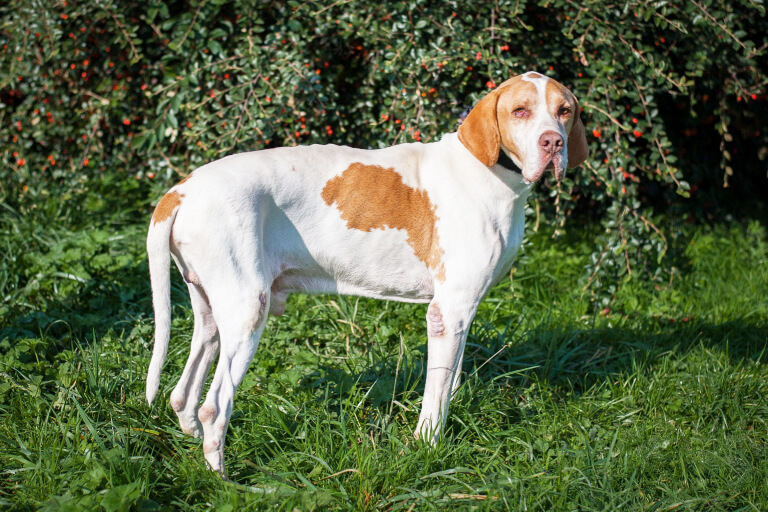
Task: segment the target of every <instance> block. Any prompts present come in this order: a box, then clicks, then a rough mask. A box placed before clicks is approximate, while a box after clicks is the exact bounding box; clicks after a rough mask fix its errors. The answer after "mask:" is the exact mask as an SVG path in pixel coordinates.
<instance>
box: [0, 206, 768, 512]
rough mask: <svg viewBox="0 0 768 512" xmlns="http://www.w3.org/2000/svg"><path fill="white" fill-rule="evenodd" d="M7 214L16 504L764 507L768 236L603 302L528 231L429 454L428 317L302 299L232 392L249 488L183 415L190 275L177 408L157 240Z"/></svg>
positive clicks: (178, 306) (0, 464)
mask: <svg viewBox="0 0 768 512" xmlns="http://www.w3.org/2000/svg"><path fill="white" fill-rule="evenodd" d="M7 218H8V219H10V220H8V221H7V222H5V223H4V225H3V230H4V231H3V235H4V242H3V243H4V245H5V246H6V248H7V251H6V256H5V258H6V259H5V260H4V262H5V265H4V269H3V280H2V281H1V282H0V284H1V285H2V293H3V294H4V296H5V297H6V298H7V300H6V303H5V305H4V306H2V308H3V309H2V310H0V313H2V324H1V325H0V327H1V328H2V331H1V334H0V339H1V340H2V341H0V505H2V506H4V507H8V508H11V509H19V510H25V509H38V508H42V509H44V510H60V509H66V510H95V509H99V508H102V509H105V510H176V509H215V510H243V509H249V508H250V509H261V508H263V507H264V506H266V505H272V506H276V508H278V509H281V510H293V509H294V508H297V509H299V510H308V509H313V508H316V509H323V510H325V509H344V510H377V509H385V510H390V509H391V510H400V509H402V510H409V509H411V508H413V509H414V510H422V509H439V508H446V507H450V508H452V509H455V508H467V509H469V508H473V509H480V510H485V509H488V510H499V509H512V510H525V509H528V510H766V509H768V445H767V444H766V443H767V442H768V423H767V420H768V401H767V400H766V396H768V368H767V367H766V360H767V358H768V354H766V353H765V351H766V346H767V343H768V327H767V326H766V320H768V301H766V300H765V290H766V289H768V277H766V275H767V273H766V272H765V269H766V268H768V267H767V265H766V263H768V257H767V256H768V238H767V237H766V232H765V230H764V228H762V227H761V226H760V225H759V224H756V223H753V224H750V225H749V226H737V227H730V228H726V227H716V228H698V229H695V230H692V231H690V232H689V234H688V235H686V236H682V237H680V240H681V241H680V242H679V244H680V246H679V247H677V249H676V250H677V253H678V254H679V257H676V261H675V265H676V266H677V267H678V270H677V271H676V273H675V275H674V278H673V280H672V282H671V283H670V282H668V281H665V282H658V283H645V282H638V281H629V282H626V283H624V284H623V286H622V288H621V289H620V291H619V293H618V294H616V296H615V297H614V298H613V300H612V301H611V302H610V305H609V307H605V306H604V305H603V304H600V305H597V303H596V302H593V301H591V295H590V292H589V291H584V290H583V289H582V288H583V285H584V281H583V280H582V279H583V275H584V267H585V265H586V263H587V261H588V257H589V254H590V253H591V252H592V246H591V244H590V242H589V237H588V236H587V235H586V234H584V235H579V234H578V233H576V234H574V233H571V234H570V235H569V237H567V238H566V239H559V240H552V239H550V238H549V237H548V236H547V235H545V234H543V233H540V234H536V235H534V236H533V237H532V240H531V243H530V244H528V245H527V246H526V247H525V248H524V251H525V252H524V255H523V257H522V258H521V259H520V265H519V266H518V268H517V269H516V271H515V273H514V279H513V280H512V281H510V280H505V281H504V282H502V283H501V284H499V285H498V286H497V287H496V288H495V289H494V290H493V291H492V292H491V294H490V295H489V297H488V298H487V299H486V301H485V302H484V303H483V304H482V306H481V308H480V311H479V313H478V316H477V318H476V320H475V322H474V324H473V327H472V332H471V335H470V338H469V341H468V344H467V351H466V356H465V362H464V368H463V370H464V382H463V384H462V387H461V388H460V389H459V391H458V393H457V395H456V397H455V399H454V401H453V403H452V405H451V416H450V419H449V422H448V429H447V432H446V436H445V439H444V440H443V441H442V442H441V443H440V444H439V445H438V446H437V447H435V448H430V447H427V446H424V445H422V444H421V443H418V442H415V441H414V439H413V437H412V431H413V429H414V428H415V425H416V420H417V418H418V411H419V407H420V403H421V390H422V388H423V385H424V362H425V350H426V343H425V342H426V340H425V337H424V326H423V319H424V315H425V306H416V305H407V304H395V303H385V302H379V301H373V300H364V299H356V298H343V297H331V296H321V297H307V296H295V297H292V298H291V300H290V301H289V304H288V310H287V314H286V315H285V316H283V317H279V318H271V319H270V320H269V324H268V327H267V330H266V331H265V335H264V338H263V340H262V343H261V346H260V348H259V351H258V352H257V354H256V357H255V359H254V362H253V364H252V366H251V370H250V371H249V373H248V375H247V377H246V379H245V381H244V383H243V385H242V386H241V388H240V390H239V391H238V393H237V396H236V398H235V407H234V414H233V418H232V424H231V427H230V431H229V434H228V438H227V442H228V447H227V456H228V460H227V466H228V470H229V476H230V477H231V479H232V481H233V482H236V483H233V482H225V481H222V480H220V479H219V478H218V477H217V476H215V475H213V474H211V473H210V472H209V471H208V470H207V469H206V467H205V464H204V460H203V456H202V450H201V445H200V442H199V441H198V440H194V439H191V438H189V437H187V436H185V435H183V434H182V433H181V431H180V429H179V427H178V424H177V423H176V419H175V415H174V414H173V412H172V410H171V408H170V406H169V405H168V403H167V400H168V395H169V393H170V390H171V389H172V387H173V385H174V384H175V380H176V379H177V378H178V376H179V375H180V373H181V368H182V366H183V364H184V361H185V359H186V355H187V351H188V340H189V337H190V335H191V331H192V320H191V311H190V309H189V305H188V302H187V301H186V298H185V294H184V288H183V286H182V284H181V282H180V281H178V280H177V281H175V286H174V292H173V296H174V301H175V306H174V321H173V339H172V342H171V348H170V353H169V359H168V363H167V364H166V367H165V370H164V373H163V379H162V385H161V392H160V394H159V398H158V400H157V401H156V403H154V404H153V405H152V406H151V407H149V406H147V405H146V402H145V401H144V398H143V396H144V393H143V386H144V375H145V372H146V367H147V364H148V361H149V355H150V348H151V336H152V325H151V317H150V314H149V313H150V303H149V297H148V286H147V275H146V261H145V259H144V256H143V234H144V232H143V230H144V228H143V226H132V225H125V226H122V227H115V228H114V229H112V228H110V229H107V228H102V229H99V230H91V231H83V230H80V231H68V230H66V229H64V228H58V227H56V226H43V225H22V224H20V221H14V220H13V219H12V218H11V217H7ZM582 237H583V239H582ZM395 376H397V378H395Z"/></svg>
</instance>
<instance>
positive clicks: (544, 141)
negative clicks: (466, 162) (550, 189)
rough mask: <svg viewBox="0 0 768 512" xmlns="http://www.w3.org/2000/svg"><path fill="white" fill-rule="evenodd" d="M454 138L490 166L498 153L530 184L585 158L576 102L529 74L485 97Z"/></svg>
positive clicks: (542, 78) (564, 90)
mask: <svg viewBox="0 0 768 512" xmlns="http://www.w3.org/2000/svg"><path fill="white" fill-rule="evenodd" d="M459 140H460V141H461V143H462V144H464V146H465V147H466V148H467V149H468V150H469V151H470V152H471V153H472V154H473V155H474V156H475V157H476V158H477V159H478V160H480V161H481V162H482V163H483V164H485V165H486V166H488V167H491V166H492V165H494V164H495V163H496V162H497V160H498V158H499V151H504V152H505V153H506V155H507V156H508V157H510V158H511V159H512V161H513V162H514V163H515V164H516V165H517V166H518V167H520V169H521V170H522V174H523V178H524V179H525V180H526V181H527V182H529V183H533V182H535V181H538V180H539V179H540V178H541V175H542V174H544V170H545V169H553V170H554V174H555V179H557V180H558V181H559V180H561V179H562V178H563V175H564V174H565V169H566V167H567V168H574V167H577V166H579V165H581V163H582V162H584V160H586V159H587V156H588V148H587V138H586V134H585V133H584V124H583V123H582V122H581V117H580V115H579V102H578V101H577V100H576V96H574V95H573V94H572V93H571V91H569V90H568V89H567V88H565V87H564V86H563V85H562V84H560V83H558V82H557V81H555V80H552V79H551V78H548V77H546V76H544V75H541V74H539V73H535V72H533V71H529V72H528V73H525V74H523V75H519V76H516V77H514V78H510V79H509V80H507V81H506V82H504V83H503V84H501V85H500V86H499V87H498V89H495V90H493V91H492V92H490V93H488V94H487V95H486V96H485V97H484V98H483V99H482V100H480V101H479V102H478V104H477V105H475V107H474V108H473V109H472V111H471V112H470V113H469V115H467V118H466V119H465V120H464V122H463V123H462V124H461V126H460V127H459Z"/></svg>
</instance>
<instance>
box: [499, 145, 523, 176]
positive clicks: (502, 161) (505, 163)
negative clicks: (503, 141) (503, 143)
mask: <svg viewBox="0 0 768 512" xmlns="http://www.w3.org/2000/svg"><path fill="white" fill-rule="evenodd" d="M496 163H497V164H498V165H500V166H502V167H503V168H505V169H507V170H508V171H512V172H516V173H518V174H522V173H523V171H522V169H520V168H519V167H518V166H517V165H515V162H513V161H512V159H511V158H509V157H508V156H507V154H506V153H505V152H504V150H503V149H499V159H498V161H497V162H496Z"/></svg>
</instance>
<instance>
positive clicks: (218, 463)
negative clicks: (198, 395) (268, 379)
mask: <svg viewBox="0 0 768 512" xmlns="http://www.w3.org/2000/svg"><path fill="white" fill-rule="evenodd" d="M239 289H240V290H243V292H242V293H240V294H236V295H237V296H235V295H230V296H228V297H226V299H225V300H222V301H216V300H214V314H215V315H218V316H216V323H217V325H218V327H219V335H220V349H219V363H218V365H217V366H216V373H215V374H214V376H213V382H212V383H211V387H210V389H209V390H208V394H207V395H206V398H205V401H204V402H203V405H202V407H200V410H199V411H198V417H199V419H200V422H201V423H202V426H203V453H204V454H205V459H206V460H207V461H208V464H210V466H211V468H212V469H213V470H214V471H217V472H219V473H221V474H222V475H225V470H224V438H225V437H226V435H227V428H228V426H229V418H230V416H231V415H232V400H233V398H234V395H235V391H236V390H237V387H238V386H239V385H240V383H241V382H242V381H243V377H244V376H245V372H246V371H247V370H248V366H249V365H250V363H251V359H252V358H253V354H254V353H255V352H256V348H257V347H258V344H259V338H260V337H261V333H262V331H263V330H264V325H265V324H266V320H267V312H268V310H269V292H268V291H267V290H269V286H268V285H243V284H241V286H240V287H239ZM217 299H219V297H217ZM217 308H219V309H217Z"/></svg>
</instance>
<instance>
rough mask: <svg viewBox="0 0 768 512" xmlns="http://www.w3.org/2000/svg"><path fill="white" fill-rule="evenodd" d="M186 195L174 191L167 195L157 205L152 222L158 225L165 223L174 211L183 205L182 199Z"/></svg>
mask: <svg viewBox="0 0 768 512" xmlns="http://www.w3.org/2000/svg"><path fill="white" fill-rule="evenodd" d="M182 197H184V194H179V193H178V192H176V191H175V190H172V191H170V192H168V193H167V194H165V195H164V196H163V198H162V199H160V202H159V203H157V207H156V208H155V212H154V213H153V214H152V222H153V223H155V224H157V223H158V222H163V221H164V220H166V219H167V218H168V217H170V216H171V215H172V214H173V211H174V210H175V209H176V208H177V207H178V206H179V205H180V204H181V198H182Z"/></svg>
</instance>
